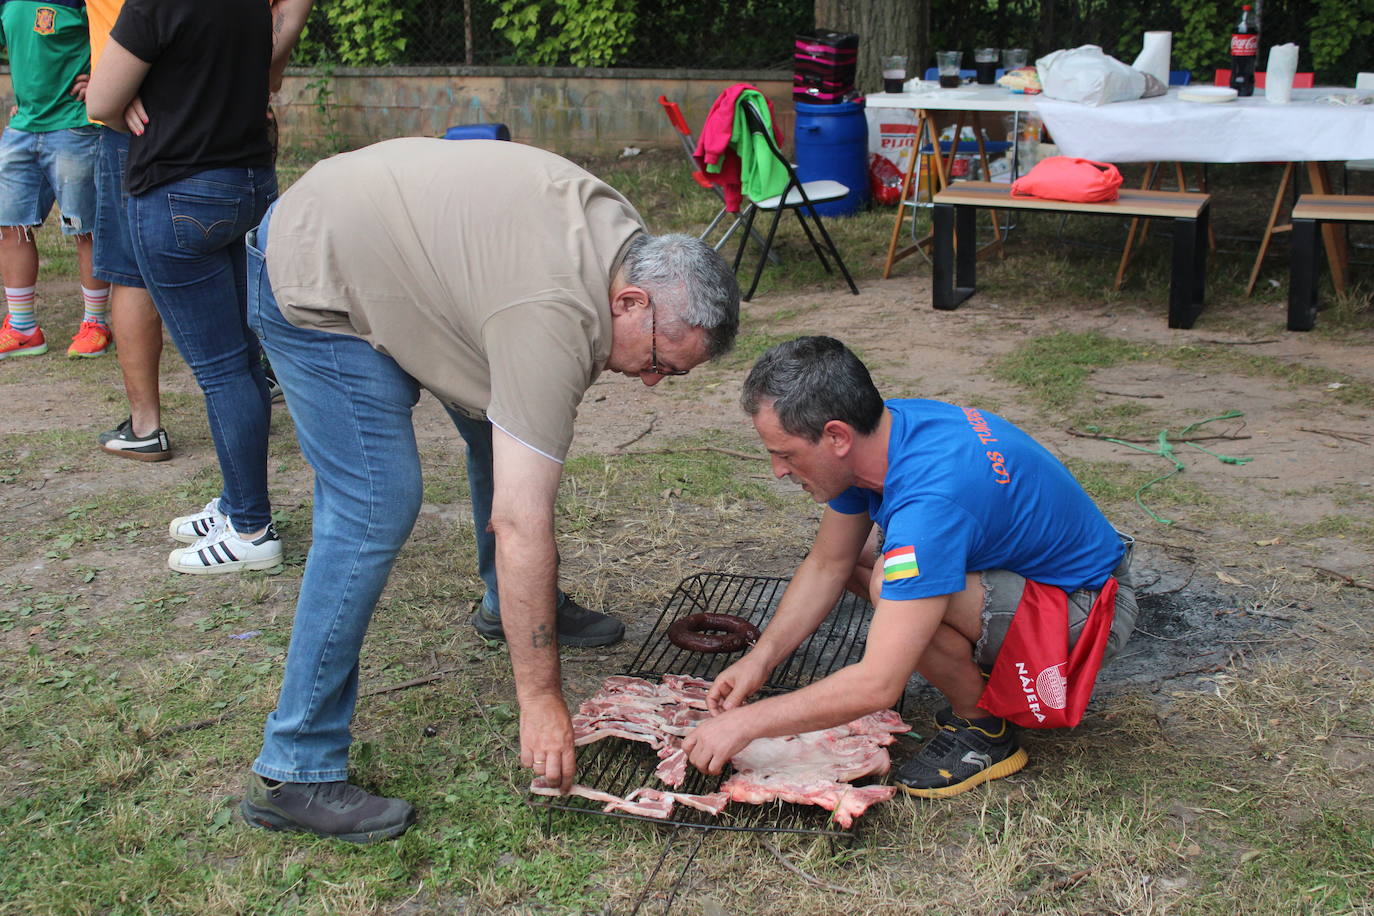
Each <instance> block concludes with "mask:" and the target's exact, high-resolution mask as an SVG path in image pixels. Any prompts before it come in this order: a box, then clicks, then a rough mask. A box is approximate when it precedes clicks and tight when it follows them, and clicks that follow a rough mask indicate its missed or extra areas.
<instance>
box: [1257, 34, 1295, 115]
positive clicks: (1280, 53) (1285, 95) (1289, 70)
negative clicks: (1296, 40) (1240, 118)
mask: <svg viewBox="0 0 1374 916" xmlns="http://www.w3.org/2000/svg"><path fill="white" fill-rule="evenodd" d="M1297 72H1298V46H1297V45H1295V44H1286V45H1274V47H1272V48H1270V49H1269V67H1268V69H1267V70H1266V71H1265V77H1264V79H1265V84H1264V98H1265V99H1266V100H1267V101H1270V102H1279V103H1287V102H1290V101H1292V99H1293V74H1295V73H1297Z"/></svg>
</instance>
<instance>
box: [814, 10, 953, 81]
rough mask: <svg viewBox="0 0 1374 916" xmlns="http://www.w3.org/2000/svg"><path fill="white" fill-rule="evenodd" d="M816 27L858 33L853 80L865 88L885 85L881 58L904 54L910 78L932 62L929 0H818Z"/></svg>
mask: <svg viewBox="0 0 1374 916" xmlns="http://www.w3.org/2000/svg"><path fill="white" fill-rule="evenodd" d="M815 3H816V6H815V9H816V28H817V29H830V30H832V31H835V32H853V33H855V34H856V35H858V36H859V70H858V74H857V75H856V76H855V79H854V84H855V85H856V86H857V87H858V88H859V89H860V90H862V91H864V92H879V91H881V90H882V88H883V74H882V61H881V58H882V57H884V56H885V55H888V54H905V55H906V57H907V70H906V74H907V78H908V79H910V78H911V77H913V76H920V75H921V74H923V73H924V72H925V69H926V67H927V66H928V65H929V64H931V63H932V62H933V56H932V52H931V50H930V0H815Z"/></svg>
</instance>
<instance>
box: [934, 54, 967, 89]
mask: <svg viewBox="0 0 1374 916" xmlns="http://www.w3.org/2000/svg"><path fill="white" fill-rule="evenodd" d="M963 62H964V52H963V51H936V52H935V66H936V68H937V69H938V70H939V71H940V88H941V89H955V88H958V86H959V85H960V84H961V83H962V82H963V80H962V79H961V78H960V75H959V68H960V67H961V66H962V65H963Z"/></svg>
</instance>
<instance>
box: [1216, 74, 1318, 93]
mask: <svg viewBox="0 0 1374 916" xmlns="http://www.w3.org/2000/svg"><path fill="white" fill-rule="evenodd" d="M1316 78H1317V74H1316V73H1294V74H1293V88H1294V89H1311V88H1312V87H1313V86H1315V85H1316V84H1317V83H1316ZM1212 85H1214V86H1229V85H1231V71H1230V70H1218V71H1217V75H1216V79H1215V80H1214V81H1213V83H1212ZM1255 88H1256V89H1263V88H1264V73H1263V71H1256V73H1255Z"/></svg>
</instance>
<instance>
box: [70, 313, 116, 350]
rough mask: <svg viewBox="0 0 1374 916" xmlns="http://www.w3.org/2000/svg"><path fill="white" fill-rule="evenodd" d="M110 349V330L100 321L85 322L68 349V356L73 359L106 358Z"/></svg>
mask: <svg viewBox="0 0 1374 916" xmlns="http://www.w3.org/2000/svg"><path fill="white" fill-rule="evenodd" d="M109 348H110V329H109V328H108V327H106V326H105V325H103V324H101V323H100V322H98V321H83V322H81V328H80V329H79V330H78V331H77V332H76V336H75V337H73V338H72V345H71V346H70V347H68V348H67V356H68V357H70V358H72V359H76V358H77V357H89V356H104V355H105V351H106V350H108V349H109Z"/></svg>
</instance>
